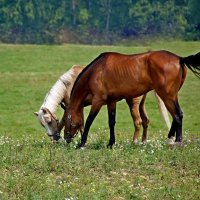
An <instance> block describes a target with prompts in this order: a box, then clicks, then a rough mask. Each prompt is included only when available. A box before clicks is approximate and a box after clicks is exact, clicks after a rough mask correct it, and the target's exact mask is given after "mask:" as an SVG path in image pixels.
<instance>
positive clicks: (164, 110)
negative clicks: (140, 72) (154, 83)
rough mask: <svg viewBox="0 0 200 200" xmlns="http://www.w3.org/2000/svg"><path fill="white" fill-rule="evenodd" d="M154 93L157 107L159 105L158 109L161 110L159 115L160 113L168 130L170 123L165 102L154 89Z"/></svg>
mask: <svg viewBox="0 0 200 200" xmlns="http://www.w3.org/2000/svg"><path fill="white" fill-rule="evenodd" d="M154 94H155V97H156V99H157V103H158V107H159V110H160V112H161V115H162V117H163V119H164V121H165V124H166V126H167V128H168V130H170V127H171V123H170V120H169V115H168V111H167V108H166V107H165V104H164V102H163V101H162V99H161V98H160V97H159V96H158V95H157V93H156V92H155V91H154Z"/></svg>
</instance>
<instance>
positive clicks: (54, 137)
mask: <svg viewBox="0 0 200 200" xmlns="http://www.w3.org/2000/svg"><path fill="white" fill-rule="evenodd" d="M52 137H53V140H55V141H58V140H60V138H61V136H60V134H59V133H56V134H54V135H53V136H52Z"/></svg>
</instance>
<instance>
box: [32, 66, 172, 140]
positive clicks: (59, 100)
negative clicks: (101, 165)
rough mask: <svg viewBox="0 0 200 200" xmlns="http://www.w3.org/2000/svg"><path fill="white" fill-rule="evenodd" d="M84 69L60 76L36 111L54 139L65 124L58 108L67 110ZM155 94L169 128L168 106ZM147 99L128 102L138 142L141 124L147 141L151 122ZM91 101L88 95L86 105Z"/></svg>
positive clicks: (143, 138) (75, 68)
mask: <svg viewBox="0 0 200 200" xmlns="http://www.w3.org/2000/svg"><path fill="white" fill-rule="evenodd" d="M82 70H83V66H80V65H74V66H73V67H72V68H71V69H70V70H69V71H67V72H66V73H64V74H63V75H62V76H60V78H59V79H58V80H57V82H56V83H55V84H54V85H53V87H52V88H51V90H50V91H49V92H48V93H47V95H46V97H45V99H44V102H43V104H42V106H41V107H40V109H39V111H38V112H35V115H37V117H38V120H39V122H40V123H41V125H42V126H43V127H45V129H46V131H47V135H48V136H49V137H50V138H51V140H53V141H58V140H59V139H60V132H61V130H62V128H63V126H64V116H63V117H62V119H61V121H60V122H59V121H58V119H57V117H56V115H55V113H56V110H57V109H58V107H59V105H61V107H63V108H64V109H65V110H66V109H67V106H68V104H69V100H70V93H71V90H72V87H73V84H74V82H75V80H76V78H77V76H78V75H79V73H80V72H81V71H82ZM155 96H156V99H157V103H158V106H159V109H160V111H161V114H162V117H163V119H164V121H165V123H166V125H167V127H168V129H169V128H170V121H169V116H168V113H167V110H166V107H165V105H164V103H163V101H162V100H161V99H160V98H159V96H158V95H157V94H156V93H155ZM145 99H146V94H145V95H143V96H140V97H137V98H133V99H132V101H131V102H127V104H128V106H129V109H130V112H131V116H132V118H133V122H134V126H135V131H134V134H133V141H134V143H137V141H138V137H139V131H140V128H141V125H142V126H143V136H142V142H146V139H147V128H148V124H149V119H148V117H147V113H146V111H145V106H144V102H145ZM91 101H92V96H91V95H88V97H87V99H86V102H85V105H90V104H91ZM63 104H64V105H63Z"/></svg>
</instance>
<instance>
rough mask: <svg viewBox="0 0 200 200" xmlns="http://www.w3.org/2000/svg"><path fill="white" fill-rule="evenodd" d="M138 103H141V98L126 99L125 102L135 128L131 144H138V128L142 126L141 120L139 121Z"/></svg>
mask: <svg viewBox="0 0 200 200" xmlns="http://www.w3.org/2000/svg"><path fill="white" fill-rule="evenodd" d="M140 101H141V97H137V98H132V99H126V102H127V104H128V106H129V109H130V113H131V116H132V119H133V123H134V127H135V131H134V134H133V142H134V143H137V142H138V137H139V133H140V127H141V125H142V119H141V117H140V113H139V103H140Z"/></svg>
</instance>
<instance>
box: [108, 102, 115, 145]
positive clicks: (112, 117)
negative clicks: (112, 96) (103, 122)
mask: <svg viewBox="0 0 200 200" xmlns="http://www.w3.org/2000/svg"><path fill="white" fill-rule="evenodd" d="M107 108H108V124H109V128H110V140H109V143H108V145H107V147H110V148H111V149H112V145H113V144H115V130H114V129H115V116H116V102H109V103H108V104H107Z"/></svg>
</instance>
